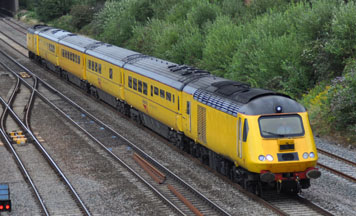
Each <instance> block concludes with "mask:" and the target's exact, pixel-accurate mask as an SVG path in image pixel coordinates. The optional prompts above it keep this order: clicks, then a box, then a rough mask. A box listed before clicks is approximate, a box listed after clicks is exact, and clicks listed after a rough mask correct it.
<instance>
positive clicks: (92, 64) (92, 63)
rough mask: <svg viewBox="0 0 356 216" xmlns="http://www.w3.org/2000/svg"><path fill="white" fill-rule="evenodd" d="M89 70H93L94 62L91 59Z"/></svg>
mask: <svg viewBox="0 0 356 216" xmlns="http://www.w3.org/2000/svg"><path fill="white" fill-rule="evenodd" d="M91 70H92V71H94V62H93V61H91Z"/></svg>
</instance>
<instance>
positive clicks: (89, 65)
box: [88, 60, 91, 69]
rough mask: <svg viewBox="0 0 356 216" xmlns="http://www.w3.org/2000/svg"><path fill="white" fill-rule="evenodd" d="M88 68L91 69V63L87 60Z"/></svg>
mask: <svg viewBox="0 0 356 216" xmlns="http://www.w3.org/2000/svg"><path fill="white" fill-rule="evenodd" d="M88 68H89V69H91V61H90V60H88Z"/></svg>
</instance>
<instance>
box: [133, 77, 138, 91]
mask: <svg viewBox="0 0 356 216" xmlns="http://www.w3.org/2000/svg"><path fill="white" fill-rule="evenodd" d="M133 89H135V90H137V79H135V78H133Z"/></svg>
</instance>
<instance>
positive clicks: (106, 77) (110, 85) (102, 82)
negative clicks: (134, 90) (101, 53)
mask: <svg viewBox="0 0 356 216" xmlns="http://www.w3.org/2000/svg"><path fill="white" fill-rule="evenodd" d="M85 61H86V69H85V70H86V75H87V76H86V77H87V81H88V82H89V83H90V84H91V85H94V86H95V87H97V88H99V89H101V90H103V91H105V92H107V93H109V94H110V95H112V96H114V97H115V98H117V99H123V97H122V71H121V68H119V67H118V66H116V65H113V64H110V63H108V62H105V61H103V60H101V59H98V58H95V57H92V56H89V55H85ZM89 62H93V63H94V67H93V68H92V67H91V66H90V67H89ZM95 63H96V64H97V65H100V71H99V67H98V66H97V68H96V70H95ZM110 69H111V71H112V72H111V76H110Z"/></svg>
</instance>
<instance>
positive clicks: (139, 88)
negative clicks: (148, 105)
mask: <svg viewBox="0 0 356 216" xmlns="http://www.w3.org/2000/svg"><path fill="white" fill-rule="evenodd" d="M138 91H139V92H141V93H142V81H140V80H139V81H138Z"/></svg>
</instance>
